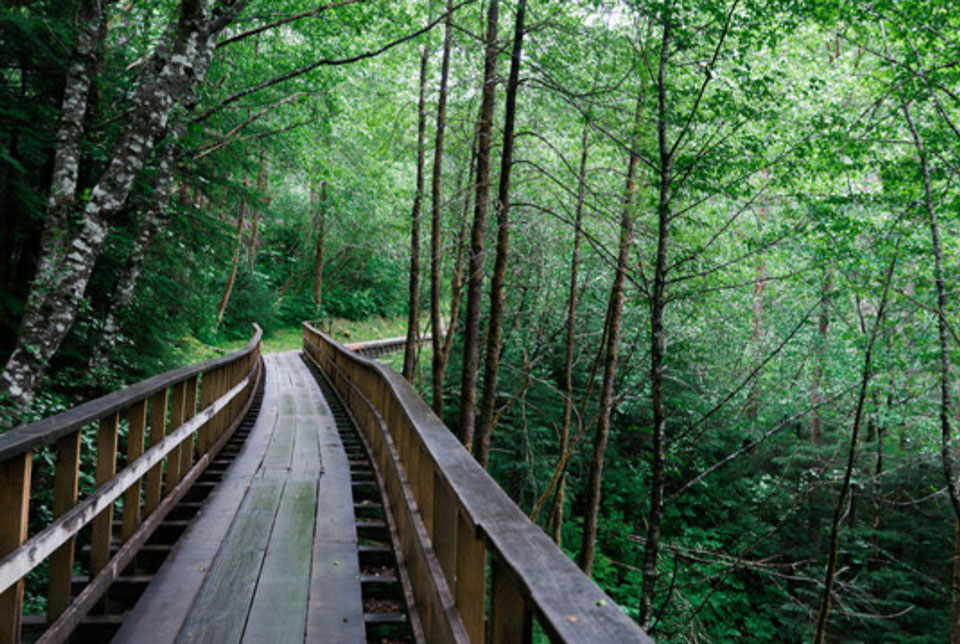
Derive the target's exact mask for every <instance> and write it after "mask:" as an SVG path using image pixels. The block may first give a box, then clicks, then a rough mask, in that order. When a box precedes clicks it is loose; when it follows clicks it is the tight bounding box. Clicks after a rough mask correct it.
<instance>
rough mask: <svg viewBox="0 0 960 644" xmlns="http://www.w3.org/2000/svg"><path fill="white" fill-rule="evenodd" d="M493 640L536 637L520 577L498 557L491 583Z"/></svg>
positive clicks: (505, 643)
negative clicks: (519, 582)
mask: <svg viewBox="0 0 960 644" xmlns="http://www.w3.org/2000/svg"><path fill="white" fill-rule="evenodd" d="M490 586H491V587H490V595H491V598H490V643H491V644H527V643H528V642H530V640H531V639H532V637H533V631H532V628H531V627H532V621H531V619H530V610H529V609H528V608H527V602H526V600H525V599H524V597H523V593H521V592H520V587H519V586H518V584H517V579H516V577H515V576H514V575H513V574H512V573H511V572H510V571H509V570H507V569H506V567H505V566H503V564H500V563H499V562H497V561H496V560H495V559H494V561H493V580H492V583H491V584H490Z"/></svg>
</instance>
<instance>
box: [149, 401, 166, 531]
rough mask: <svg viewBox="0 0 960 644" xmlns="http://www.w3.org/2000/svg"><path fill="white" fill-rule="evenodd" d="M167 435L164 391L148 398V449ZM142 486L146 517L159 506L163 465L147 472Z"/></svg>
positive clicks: (158, 465)
mask: <svg viewBox="0 0 960 644" xmlns="http://www.w3.org/2000/svg"><path fill="white" fill-rule="evenodd" d="M166 435H167V390H166V389H164V390H162V391H159V392H157V393H155V394H154V395H153V396H151V397H150V447H153V446H154V445H156V444H157V443H159V442H160V441H162V440H163V439H164V438H165V437H166ZM145 479H146V483H145V484H144V487H145V490H144V497H145V499H144V506H143V516H144V517H148V516H150V515H151V514H153V511H154V510H155V509H156V508H157V506H158V505H160V494H161V490H160V487H161V485H160V482H161V481H162V480H163V463H157V464H156V465H154V466H153V467H152V468H150V471H149V472H147V476H146V477H145Z"/></svg>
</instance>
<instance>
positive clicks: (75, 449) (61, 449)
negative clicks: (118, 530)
mask: <svg viewBox="0 0 960 644" xmlns="http://www.w3.org/2000/svg"><path fill="white" fill-rule="evenodd" d="M79 475H80V432H79V431H76V432H74V433H73V434H69V435H67V436H64V437H63V438H61V439H60V440H59V441H58V442H57V462H56V464H55V465H54V473H53V518H54V519H56V518H57V517H59V516H60V515H62V514H63V513H64V512H66V511H67V510H69V509H70V508H72V507H73V506H74V505H76V503H77V483H78V481H79V478H80V477H79ZM73 546H74V539H70V540H68V541H67V542H66V543H64V544H63V545H62V546H60V547H59V548H57V550H56V551H55V552H54V553H53V554H52V555H50V584H49V585H48V586H47V624H50V623H51V622H53V621H54V620H55V619H57V618H58V617H60V615H61V614H62V613H63V611H65V610H66V609H67V606H69V605H70V582H71V579H72V577H73V556H74V547H73Z"/></svg>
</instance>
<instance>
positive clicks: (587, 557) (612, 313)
mask: <svg viewBox="0 0 960 644" xmlns="http://www.w3.org/2000/svg"><path fill="white" fill-rule="evenodd" d="M642 105H643V93H642V92H641V93H640V95H639V96H638V97H637V108H636V114H635V119H634V125H633V127H634V136H633V137H632V138H631V141H632V143H633V144H636V142H637V132H638V131H639V128H640V109H641V107H642ZM639 166H640V155H639V153H638V152H637V149H636V145H632V146H631V148H630V158H629V161H628V162H627V179H626V185H625V187H624V194H623V210H622V212H621V213H620V242H619V245H618V250H617V269H616V273H615V274H614V277H613V285H612V286H611V288H610V300H609V303H608V304H607V315H606V320H605V324H604V326H605V327H606V333H605V334H604V336H605V338H606V344H605V348H604V359H603V383H602V385H601V390H600V410H599V418H598V419H597V429H596V434H595V435H594V439H593V457H592V458H591V460H590V473H589V474H588V476H587V490H586V494H587V497H586V502H585V506H586V507H585V509H584V517H583V538H582V540H581V542H580V555H579V557H578V563H579V565H580V568H581V569H582V570H583V571H584V572H585V573H587V574H588V575H589V574H590V573H591V571H592V570H593V561H594V550H595V549H596V545H597V518H598V516H599V513H600V485H601V482H602V480H603V457H604V453H605V452H606V450H607V440H608V438H609V436H610V416H611V413H612V411H613V386H614V384H615V381H616V378H617V357H618V352H619V346H618V345H619V343H620V324H621V319H622V315H623V299H624V292H623V291H624V282H625V281H626V277H627V270H628V264H629V261H630V248H631V246H632V245H633V210H634V202H635V201H636V195H637V172H638V169H639Z"/></svg>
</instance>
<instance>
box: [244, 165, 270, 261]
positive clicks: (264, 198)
mask: <svg viewBox="0 0 960 644" xmlns="http://www.w3.org/2000/svg"><path fill="white" fill-rule="evenodd" d="M264 155H265V153H264V150H263V148H260V159H259V162H258V166H257V194H258V195H259V197H260V201H261V202H262V203H263V205H264V206H269V205H270V197H269V196H268V195H267V191H268V190H269V188H270V169H269V168H268V167H267V162H266V159H264ZM260 214H261V213H260V209H259V208H254V209H253V210H252V211H251V213H250V239H249V240H248V241H247V260H248V261H249V263H250V272H251V273H253V269H254V267H255V266H256V264H257V245H258V244H259V243H260V239H259V237H260Z"/></svg>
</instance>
